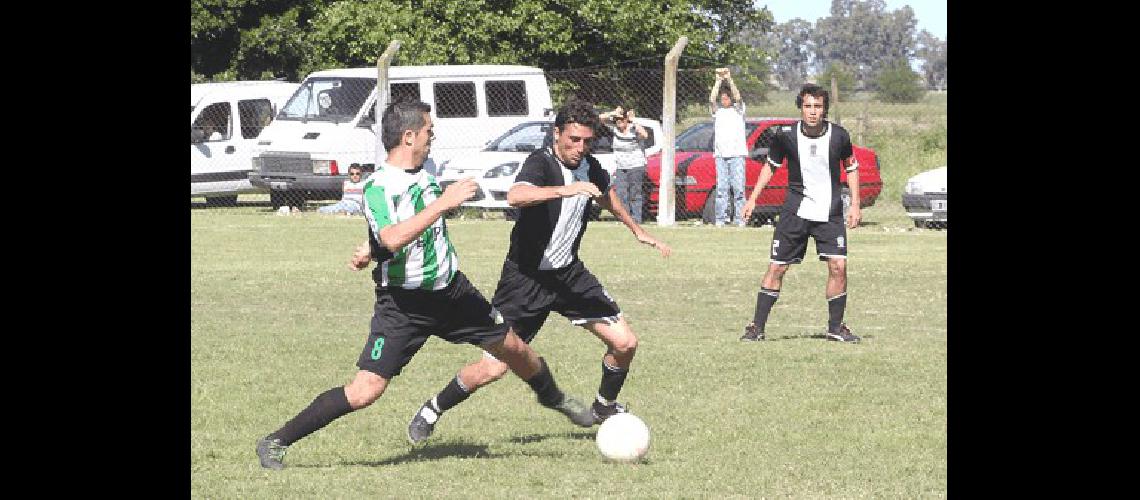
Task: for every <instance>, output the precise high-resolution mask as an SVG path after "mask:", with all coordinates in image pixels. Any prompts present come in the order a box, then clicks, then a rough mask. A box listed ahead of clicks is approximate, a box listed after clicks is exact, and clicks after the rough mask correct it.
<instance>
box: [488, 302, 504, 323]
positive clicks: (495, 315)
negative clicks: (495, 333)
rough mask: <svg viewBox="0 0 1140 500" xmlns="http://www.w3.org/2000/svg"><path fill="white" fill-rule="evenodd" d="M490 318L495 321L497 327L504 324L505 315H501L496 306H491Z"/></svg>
mask: <svg viewBox="0 0 1140 500" xmlns="http://www.w3.org/2000/svg"><path fill="white" fill-rule="evenodd" d="M490 316H491V319H492V320H494V321H495V324H496V325H501V324H503V315H502V314H500V313H499V310H498V309H495V306H491V314H490Z"/></svg>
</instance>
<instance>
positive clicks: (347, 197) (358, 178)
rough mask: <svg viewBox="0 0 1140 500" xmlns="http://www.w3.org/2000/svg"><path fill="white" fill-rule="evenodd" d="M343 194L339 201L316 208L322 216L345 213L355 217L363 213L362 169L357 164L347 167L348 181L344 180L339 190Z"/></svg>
mask: <svg viewBox="0 0 1140 500" xmlns="http://www.w3.org/2000/svg"><path fill="white" fill-rule="evenodd" d="M341 189H342V190H343V192H344V194H343V195H342V196H341V198H340V201H338V202H336V203H334V204H332V205H327V206H323V207H321V208H318V209H317V211H318V212H320V213H322V214H335V213H341V212H343V213H345V214H347V215H356V214H362V213H364V169H362V168H361V167H360V164H359V163H353V164H352V165H349V166H348V179H345V181H344V185H343V186H342V188H341Z"/></svg>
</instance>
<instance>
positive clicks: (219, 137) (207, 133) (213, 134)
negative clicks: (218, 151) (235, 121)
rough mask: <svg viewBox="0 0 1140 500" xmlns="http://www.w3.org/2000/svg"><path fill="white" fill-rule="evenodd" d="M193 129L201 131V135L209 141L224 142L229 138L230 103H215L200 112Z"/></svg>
mask: <svg viewBox="0 0 1140 500" xmlns="http://www.w3.org/2000/svg"><path fill="white" fill-rule="evenodd" d="M191 127H193V128H200V129H202V135H203V136H204V137H205V138H206V142H209V141H224V140H227V139H229V138H230V103H228V102H216V103H214V104H211V105H209V106H207V107H206V109H203V110H202V113H201V114H199V115H198V118H196V119H195V120H194V124H193V125H191Z"/></svg>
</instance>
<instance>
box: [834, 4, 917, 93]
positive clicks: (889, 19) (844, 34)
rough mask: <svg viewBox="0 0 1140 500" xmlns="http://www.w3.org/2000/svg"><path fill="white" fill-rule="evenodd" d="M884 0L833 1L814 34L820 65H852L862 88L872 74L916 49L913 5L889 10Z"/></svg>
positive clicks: (858, 85) (870, 81)
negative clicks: (837, 63) (828, 14)
mask: <svg viewBox="0 0 1140 500" xmlns="http://www.w3.org/2000/svg"><path fill="white" fill-rule="evenodd" d="M886 5H887V4H886V2H884V1H883V0H832V1H831V16H830V17H825V18H822V19H820V20H819V22H817V23H816V29H815V33H814V36H813V40H814V41H815V46H816V49H817V52H816V56H817V64H818V65H819V67H827V66H828V65H830V64H831V63H833V62H842V63H844V64H846V65H847V67H849V68H851V70H852V71H853V72H854V74H855V78H856V81H857V84H856V86H857V87H859V88H863V87H867V86H870V85H868V84H871V83H872V77H873V75H875V74H877V73H879V71H880V70H881V69H883V68H884V67H885V66H886V65H889V64H890V63H891V62H893V61H895V60H898V59H900V58H901V59H907V60H909V59H910V58H911V57H912V56H913V55H914V51H915V27H916V26H917V25H918V20H917V19H916V18H915V17H914V10H913V9H911V8H910V6H903V7H902V8H900V9H898V10H895V11H891V12H887V10H886Z"/></svg>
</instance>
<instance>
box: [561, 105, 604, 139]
mask: <svg viewBox="0 0 1140 500" xmlns="http://www.w3.org/2000/svg"><path fill="white" fill-rule="evenodd" d="M569 123H577V124H579V125H582V126H585V127H590V129H591V130H593V131H594V133H595V134H600V133H601V132H600V129H601V124H602V121H601V119H599V118H598V113H597V112H596V111H594V105H593V104H592V103H590V102H587V101H583V100H581V99H571V100H570V101H569V102H567V103H566V104H563V105H562V107H561V108H559V109H558V114H557V115H556V116H555V117H554V126H555V127H556V128H557V129H558V132H560V133H561V132H562V131H563V130H565V127H566V125H567V124H569Z"/></svg>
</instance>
